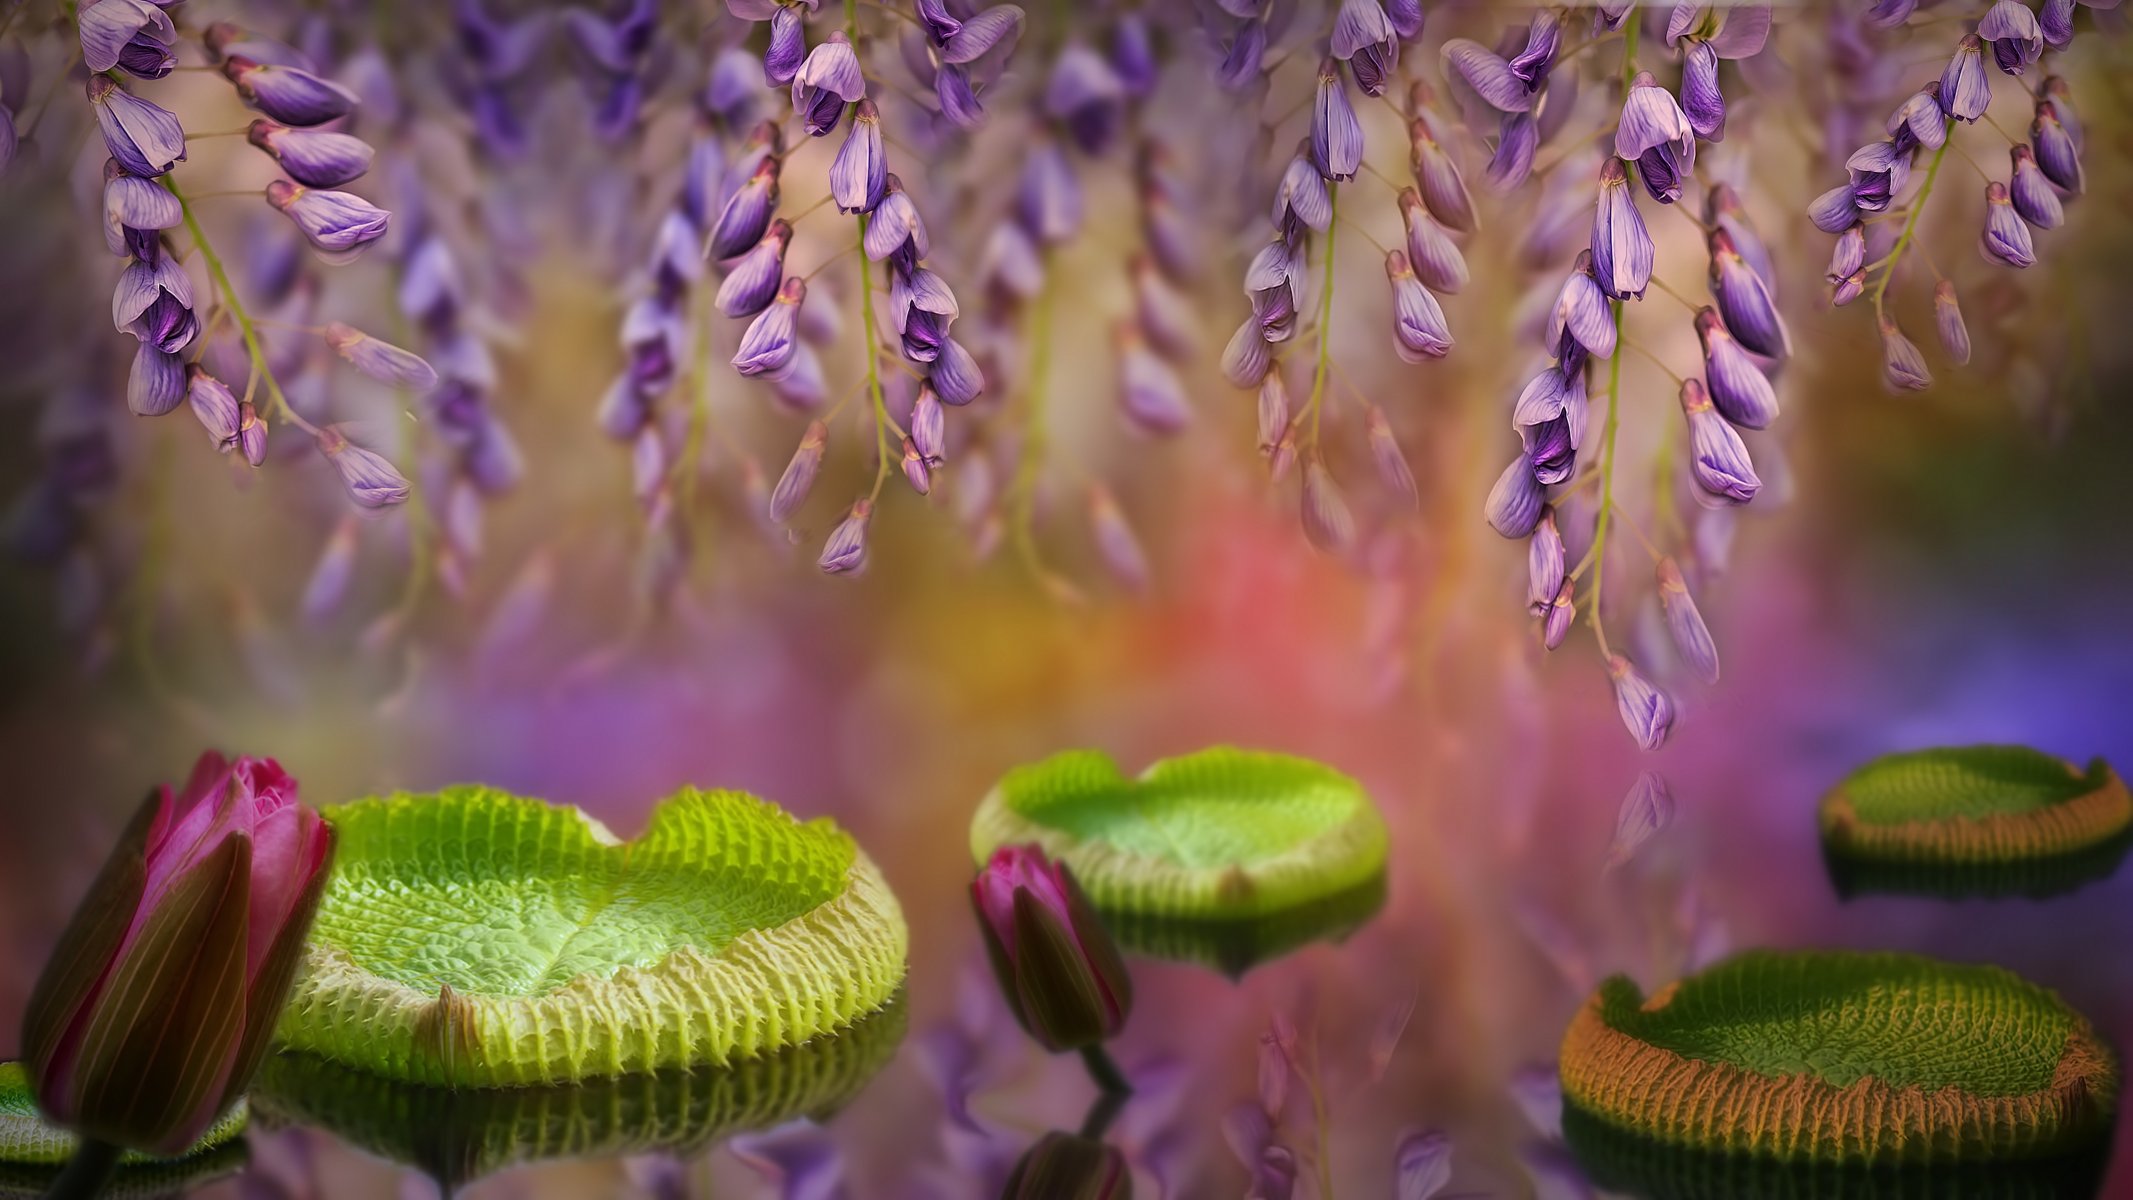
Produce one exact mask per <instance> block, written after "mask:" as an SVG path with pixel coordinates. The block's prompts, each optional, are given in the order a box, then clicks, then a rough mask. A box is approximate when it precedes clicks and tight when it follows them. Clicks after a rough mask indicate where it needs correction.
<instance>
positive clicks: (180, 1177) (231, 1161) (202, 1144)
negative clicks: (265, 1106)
mask: <svg viewBox="0 0 2133 1200" xmlns="http://www.w3.org/2000/svg"><path fill="white" fill-rule="evenodd" d="M248 1114H249V1110H248V1109H247V1108H246V1106H245V1102H244V1101H242V1100H240V1101H238V1102H237V1104H236V1105H235V1106H233V1107H232V1108H231V1109H230V1111H229V1112H227V1113H224V1114H223V1115H222V1117H221V1119H219V1120H217V1121H216V1122H215V1123H214V1124H213V1125H210V1126H208V1129H207V1132H206V1133H203V1134H201V1135H200V1140H199V1141H197V1142H195V1143H193V1145H192V1146H191V1148H189V1149H188V1150H186V1152H185V1153H183V1154H181V1155H179V1156H177V1157H176V1158H155V1157H152V1156H150V1155H146V1154H142V1153H140V1152H139V1151H134V1150H128V1151H127V1152H126V1153H125V1154H124V1156H122V1157H121V1158H120V1159H119V1173H118V1175H117V1176H116V1177H115V1178H114V1179H113V1180H112V1183H111V1186H110V1187H109V1188H108V1189H106V1190H105V1192H104V1194H105V1195H106V1196H142V1195H163V1194H166V1193H170V1192H175V1191H179V1190H181V1189H183V1188H186V1187H189V1186H191V1185H193V1184H195V1183H200V1182H204V1181H205V1180H207V1179H209V1178H212V1177H214V1176H217V1175H221V1174H224V1173H227V1172H229V1171H233V1170H235V1169H236V1168H237V1167H238V1166H239V1165H240V1164H241V1163H242V1162H243V1161H244V1143H243V1140H242V1139H241V1137H240V1135H241V1134H243V1133H244V1127H245V1122H246V1120H247V1118H248ZM79 1144H80V1142H79V1140H78V1139H77V1138H76V1137H75V1136H74V1135H73V1134H72V1133H70V1132H68V1131H67V1130H64V1129H61V1128H59V1127H57V1126H55V1125H52V1124H50V1123H49V1122H47V1121H46V1120H45V1119H44V1117H43V1116H42V1115H40V1114H39V1113H38V1111H37V1102H36V1101H35V1100H33V1099H31V1097H30V1081H29V1075H28V1074H27V1073H26V1072H25V1071H24V1070H23V1067H22V1064H21V1063H19V1062H0V1196H9V1195H30V1196H35V1195H41V1194H43V1192H44V1188H45V1186H46V1185H47V1184H49V1183H50V1182H51V1181H52V1180H53V1178H55V1177H56V1176H57V1175H58V1173H59V1170H60V1168H61V1167H62V1166H64V1165H65V1164H66V1161H67V1160H68V1159H69V1158H72V1157H73V1156H74V1150H75V1147H76V1146H78V1145H79Z"/></svg>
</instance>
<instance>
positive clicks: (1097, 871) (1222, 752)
mask: <svg viewBox="0 0 2133 1200" xmlns="http://www.w3.org/2000/svg"><path fill="white" fill-rule="evenodd" d="M970 842H971V849H972V850H973V851H974V852H975V853H976V855H977V858H978V861H979V862H980V863H982V862H984V861H985V860H986V859H987V858H988V857H990V856H991V854H992V852H993V851H994V850H996V849H998V848H999V847H1001V846H1008V845H1016V844H1020V843H1025V842H1034V843H1036V844H1037V845H1039V846H1040V847H1042V848H1043V849H1044V852H1045V853H1046V854H1048V855H1051V856H1052V857H1054V858H1059V859H1064V860H1065V861H1066V863H1067V864H1068V865H1069V866H1071V867H1072V868H1073V869H1074V874H1075V876H1076V877H1077V878H1078V879H1080V881H1081V885H1082V887H1083V889H1084V890H1086V891H1087V892H1088V894H1089V899H1090V900H1091V901H1092V902H1093V903H1094V904H1095V905H1096V906H1097V907H1098V908H1100V909H1103V910H1105V911H1106V912H1107V913H1110V912H1123V913H1139V914H1145V915H1151V916H1163V917H1188V918H1242V917H1258V916H1264V915H1266V914H1269V913H1274V912H1279V911H1281V910H1284V909H1288V908H1292V907H1294V906H1296V905H1300V904H1307V903H1309V902H1311V901H1314V900H1321V899H1325V898H1327V897H1330V896H1335V895H1339V894H1340V893H1343V892H1346V891H1349V890H1350V889H1353V888H1357V887H1361V886H1363V885H1365V884H1366V883H1368V882H1369V881H1370V880H1371V879H1372V878H1373V877H1374V876H1376V875H1378V874H1379V873H1380V872H1381V871H1382V870H1383V869H1384V866H1385V823H1384V820H1383V819H1382V818H1381V817H1380V816H1379V815H1378V810H1377V807H1376V806H1375V805H1374V804H1372V803H1371V800H1370V797H1369V795H1368V794H1367V793H1365V792H1364V791H1363V788H1362V786H1361V785H1360V784H1358V783H1356V781H1355V780H1353V779H1350V778H1349V777H1348V776H1346V775H1343V774H1341V773H1340V772H1338V771H1336V770H1334V769H1332V768H1331V767H1327V766H1324V765H1323V764H1320V763H1315V762H1312V761H1311V760H1309V759H1304V758H1294V757H1291V756H1289V755H1285V754H1268V753H1262V752H1255V751H1248V750H1239V749H1235V748H1233V747H1227V746H1223V747H1216V748H1214V749H1211V750H1203V751H1200V752H1199V753H1197V754H1189V755H1186V756H1184V757H1182V758H1172V759H1166V760H1164V761H1162V762H1158V763H1156V764H1155V765H1153V766H1151V767H1149V768H1148V769H1147V770H1146V771H1144V772H1142V773H1141V775H1140V777H1139V778H1137V779H1129V778H1127V777H1126V776H1125V775H1123V774H1121V773H1120V772H1119V769H1118V764H1117V763H1115V762H1113V761H1112V760H1111V757H1110V756H1109V755H1106V754H1103V753H1101V752H1098V751H1094V750H1074V751H1069V752H1067V753H1064V754H1057V755H1054V756H1052V757H1051V758H1048V759H1045V760H1044V761H1043V762H1040V763H1036V764H1034V765H1031V766H1025V767H1017V768H1015V769H1014V770H1012V771H1009V772H1008V773H1007V775H1006V777H1005V778H1003V779H1002V780H1000V783H999V785H998V786H996V787H995V788H994V789H993V790H992V792H991V794H989V795H987V796H986V797H985V799H984V801H983V802H982V803H981V804H979V806H978V811H977V815H976V816H974V817H973V818H971V828H970Z"/></svg>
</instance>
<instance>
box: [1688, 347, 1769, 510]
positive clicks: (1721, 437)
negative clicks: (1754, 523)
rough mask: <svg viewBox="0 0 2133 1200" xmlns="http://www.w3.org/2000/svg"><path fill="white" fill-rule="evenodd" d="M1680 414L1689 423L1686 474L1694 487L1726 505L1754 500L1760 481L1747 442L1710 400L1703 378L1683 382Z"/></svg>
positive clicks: (1692, 378) (1760, 487) (1759, 489)
mask: <svg viewBox="0 0 2133 1200" xmlns="http://www.w3.org/2000/svg"><path fill="white" fill-rule="evenodd" d="M1681 414H1682V416H1684V417H1686V418H1687V419H1688V423H1689V477H1690V478H1692V479H1694V480H1695V481H1696V486H1697V487H1699V488H1701V489H1703V492H1704V494H1705V495H1708V496H1710V497H1712V498H1713V499H1715V500H1720V501H1723V502H1724V503H1727V504H1746V503H1748V502H1749V501H1750V500H1753V499H1755V494H1756V493H1757V492H1759V491H1761V490H1762V487H1763V481H1762V479H1761V478H1760V477H1758V476H1757V475H1756V473H1755V461H1754V460H1753V459H1751V458H1750V457H1749V456H1748V444H1747V443H1746V442H1743V441H1742V440H1741V436H1740V434H1739V433H1738V432H1736V431H1735V430H1734V428H1733V424H1732V422H1730V421H1728V420H1726V419H1725V417H1723V416H1722V415H1720V414H1719V412H1718V409H1717V407H1716V406H1714V405H1713V404H1712V403H1711V397H1710V396H1709V395H1708V394H1706V393H1705V392H1704V388H1703V381H1702V380H1700V379H1697V378H1695V377H1693V376H1691V377H1690V378H1688V379H1685V380H1683V381H1682V383H1681Z"/></svg>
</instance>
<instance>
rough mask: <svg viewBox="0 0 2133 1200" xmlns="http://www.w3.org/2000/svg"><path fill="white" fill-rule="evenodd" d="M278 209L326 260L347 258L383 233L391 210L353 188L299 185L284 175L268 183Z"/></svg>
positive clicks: (273, 202)
mask: <svg viewBox="0 0 2133 1200" xmlns="http://www.w3.org/2000/svg"><path fill="white" fill-rule="evenodd" d="M267 203H269V204H271V205H273V206H274V207H275V208H277V209H279V210H280V211H281V212H282V213H283V214H284V215H286V216H287V217H288V218H289V220H291V221H293V222H295V224H296V228H297V229H298V230H299V231H301V232H302V233H303V235H304V239H305V240H306V241H308V242H310V243H311V246H312V248H313V249H315V250H317V251H318V252H319V256H320V257H322V258H324V259H325V260H326V261H328V262H334V263H341V262H347V261H349V260H351V259H353V258H355V257H356V256H357V255H359V254H361V253H362V252H363V251H364V250H366V249H368V248H369V246H370V244H371V243H372V242H375V241H377V240H378V239H379V238H381V237H384V236H385V229H386V226H387V224H388V223H389V222H390V221H391V219H392V214H391V213H389V212H386V211H385V210H384V209H382V208H379V207H378V206H376V205H374V204H372V203H371V202H370V201H368V200H365V199H363V198H362V197H361V196H358V195H356V194H354V193H353V192H336V191H328V190H320V189H316V188H307V187H300V186H298V185H296V184H293V183H290V182H289V181H288V180H286V179H277V180H275V181H274V182H272V183H270V184H268V185H267Z"/></svg>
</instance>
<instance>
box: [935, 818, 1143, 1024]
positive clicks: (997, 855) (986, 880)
mask: <svg viewBox="0 0 2133 1200" xmlns="http://www.w3.org/2000/svg"><path fill="white" fill-rule="evenodd" d="M970 898H971V902H972V903H973V904H974V905H975V906H976V908H977V914H978V925H979V928H980V929H982V930H983V931H984V934H985V950H986V953H987V955H988V956H989V957H990V958H991V959H992V965H993V972H994V974H995V975H997V976H998V977H999V981H1000V990H1001V992H1002V993H1003V994H1005V995H1006V997H1007V1006H1008V1008H1009V1009H1010V1010H1012V1011H1013V1012H1014V1014H1015V1020H1017V1021H1019V1022H1021V1024H1022V1028H1023V1029H1025V1030H1027V1031H1028V1032H1029V1035H1030V1036H1031V1037H1033V1038H1035V1039H1036V1040H1037V1042H1038V1043H1039V1044H1040V1045H1042V1046H1043V1047H1044V1048H1045V1049H1047V1050H1050V1051H1052V1052H1053V1053H1058V1052H1060V1051H1062V1050H1075V1049H1079V1048H1081V1047H1084V1046H1093V1045H1096V1044H1098V1043H1100V1042H1102V1041H1103V1040H1104V1039H1106V1038H1109V1037H1111V1036H1113V1035H1114V1034H1116V1033H1117V1032H1118V1031H1119V1029H1120V1028H1122V1027H1123V1026H1124V1025H1125V1023H1126V1015H1127V1014H1128V1013H1129V1012H1131V1011H1132V1009H1133V980H1132V978H1131V977H1130V976H1128V975H1127V974H1126V964H1125V961H1124V960H1123V959H1121V958H1120V957H1119V953H1118V947H1117V946H1115V945H1113V944H1112V942H1111V935H1110V934H1109V933H1108V932H1107V931H1106V930H1105V929H1104V927H1103V922H1102V921H1100V920H1099V919H1098V918H1097V916H1096V910H1095V909H1094V908H1093V907H1092V906H1091V905H1090V904H1089V900H1088V897H1087V896H1085V895H1083V894H1082V891H1081V885H1080V884H1078V883H1076V882H1074V876H1073V873H1072V872H1071V871H1069V870H1067V868H1066V864H1064V863H1058V862H1053V861H1051V860H1050V859H1048V858H1046V857H1045V855H1044V851H1042V850H1040V849H1038V848H1037V847H1036V846H1002V847H1001V848H999V849H998V850H995V851H993V855H992V859H991V861H989V862H987V863H986V864H985V868H984V869H983V870H982V871H980V872H978V877H977V879H976V880H974V881H972V883H971V885H970Z"/></svg>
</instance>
